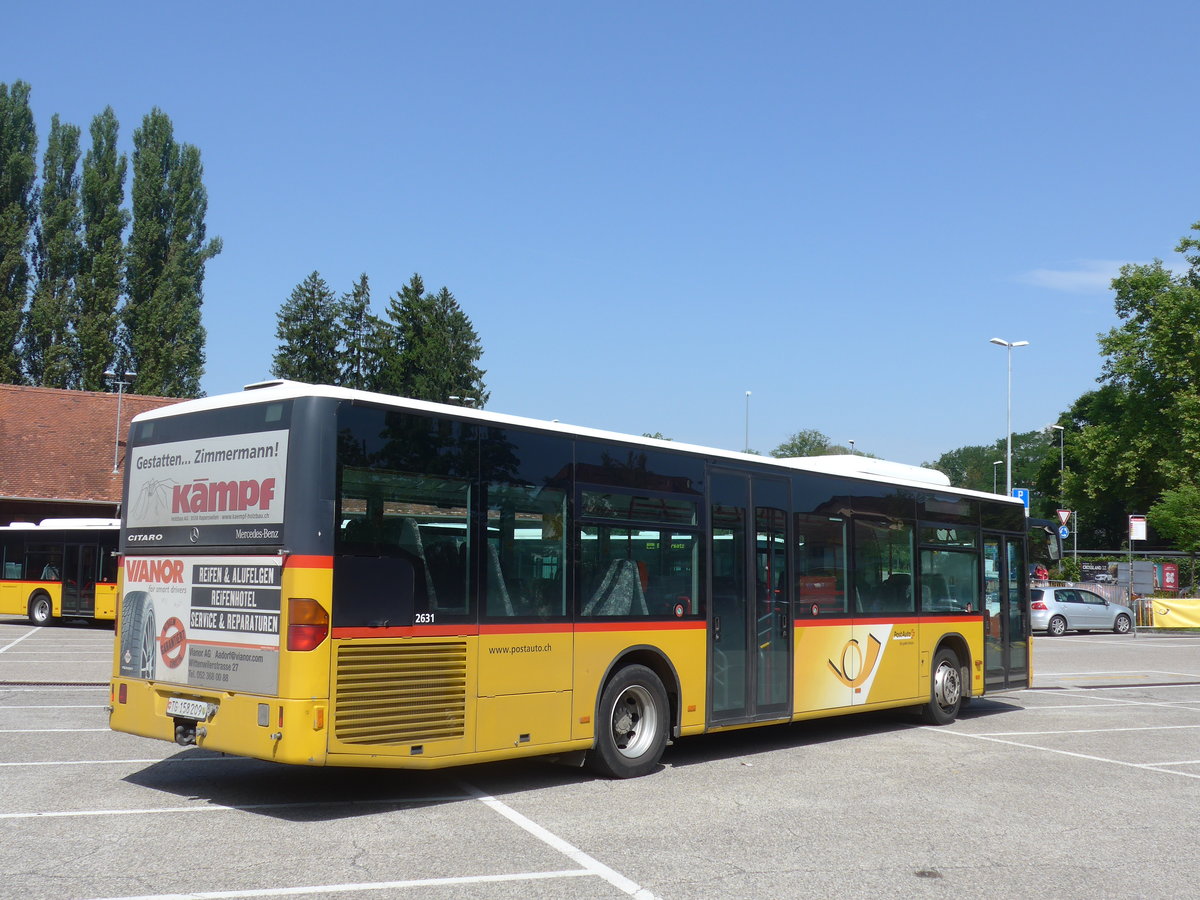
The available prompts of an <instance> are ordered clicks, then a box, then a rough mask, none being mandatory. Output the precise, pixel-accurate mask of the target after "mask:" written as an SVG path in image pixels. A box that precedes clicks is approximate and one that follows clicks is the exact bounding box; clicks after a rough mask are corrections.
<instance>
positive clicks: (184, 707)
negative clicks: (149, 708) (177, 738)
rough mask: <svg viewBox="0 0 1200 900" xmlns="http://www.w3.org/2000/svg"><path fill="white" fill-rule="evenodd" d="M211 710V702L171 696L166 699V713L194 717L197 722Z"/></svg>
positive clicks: (207, 715) (181, 716)
mask: <svg viewBox="0 0 1200 900" xmlns="http://www.w3.org/2000/svg"><path fill="white" fill-rule="evenodd" d="M212 711H213V707H212V704H211V703H205V702H204V701H203V700H187V699H184V698H183V697H172V698H171V699H170V700H168V701H167V715H168V716H178V717H179V718H181V719H195V720H196V721H197V722H203V721H204V720H205V719H207V718H208V717H209V715H210V714H211V713H212Z"/></svg>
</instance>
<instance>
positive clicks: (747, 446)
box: [744, 391, 750, 453]
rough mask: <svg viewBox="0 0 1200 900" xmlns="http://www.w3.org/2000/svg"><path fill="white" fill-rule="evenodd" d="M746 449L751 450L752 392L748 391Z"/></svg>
mask: <svg viewBox="0 0 1200 900" xmlns="http://www.w3.org/2000/svg"><path fill="white" fill-rule="evenodd" d="M744 449H745V451H746V452H747V453H749V452H750V392H749V391H746V444H745V448H744Z"/></svg>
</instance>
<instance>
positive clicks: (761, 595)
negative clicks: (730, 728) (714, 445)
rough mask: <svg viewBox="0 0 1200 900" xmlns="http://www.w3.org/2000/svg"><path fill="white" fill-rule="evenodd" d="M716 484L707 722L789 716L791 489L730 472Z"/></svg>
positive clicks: (778, 481) (720, 473) (713, 485)
mask: <svg viewBox="0 0 1200 900" xmlns="http://www.w3.org/2000/svg"><path fill="white" fill-rule="evenodd" d="M710 482H711V503H712V506H711V509H710V511H709V512H710V526H711V536H710V541H709V560H710V567H711V568H710V572H711V594H710V596H711V597H712V602H711V603H710V605H709V609H710V616H711V622H710V626H709V673H710V674H709V693H708V695H709V714H708V718H709V722H710V723H712V724H714V725H719V724H733V723H735V722H753V721H765V720H773V719H782V718H787V717H788V716H789V714H790V702H789V701H790V696H789V692H790V688H791V680H792V679H791V670H792V655H791V654H792V648H791V630H792V614H791V603H790V599H789V591H790V581H791V579H790V578H789V577H788V542H787V526H788V508H789V495H788V490H789V485H788V483H787V482H786V481H783V480H781V479H774V478H766V477H755V476H751V475H748V474H745V473H740V472H729V471H714V472H713V473H712V476H711V479H710Z"/></svg>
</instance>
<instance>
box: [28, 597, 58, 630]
mask: <svg viewBox="0 0 1200 900" xmlns="http://www.w3.org/2000/svg"><path fill="white" fill-rule="evenodd" d="M53 612H54V608H53V607H52V606H51V605H50V595H49V594H46V593H42V592H41V591H39V592H38V593H36V594H34V595H33V596H32V597H30V598H29V621H30V622H32V623H33V624H34V625H49V624H50V620H51V619H52V618H53V615H52V613H53Z"/></svg>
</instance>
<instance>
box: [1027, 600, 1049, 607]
mask: <svg viewBox="0 0 1200 900" xmlns="http://www.w3.org/2000/svg"><path fill="white" fill-rule="evenodd" d="M1029 608H1030V609H1049V607H1047V606H1046V604H1045V603H1043V602H1042V601H1041V600H1034V601H1033V602H1032V603H1030V604H1029Z"/></svg>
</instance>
